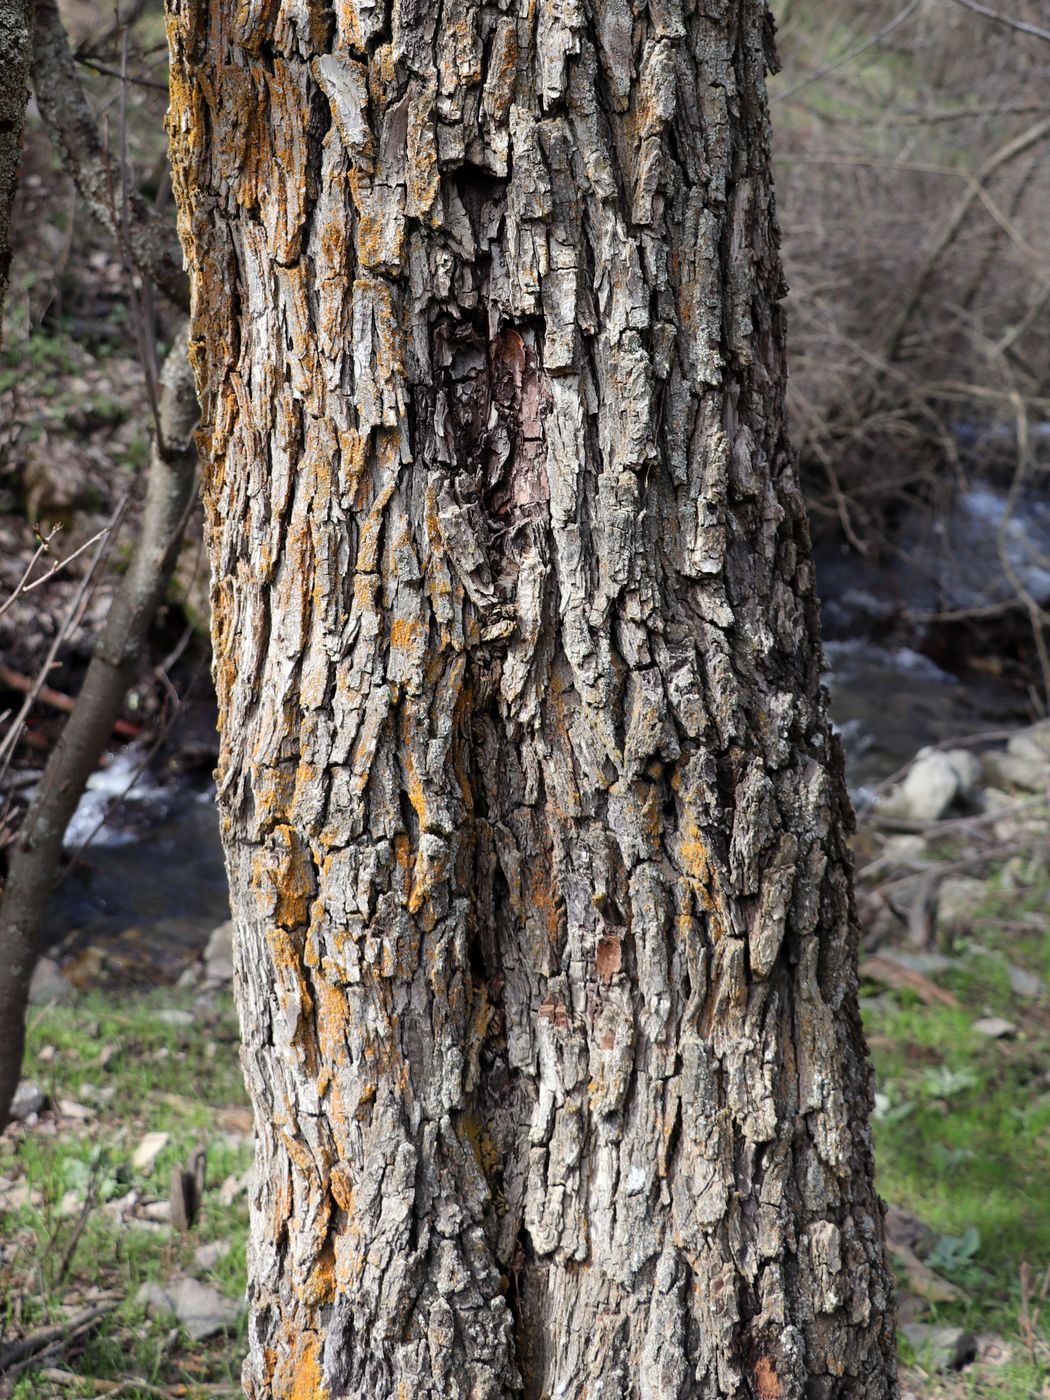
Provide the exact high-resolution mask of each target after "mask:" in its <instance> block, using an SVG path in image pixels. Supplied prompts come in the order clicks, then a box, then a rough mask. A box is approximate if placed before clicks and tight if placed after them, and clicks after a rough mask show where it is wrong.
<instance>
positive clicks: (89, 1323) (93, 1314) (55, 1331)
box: [0, 1301, 117, 1376]
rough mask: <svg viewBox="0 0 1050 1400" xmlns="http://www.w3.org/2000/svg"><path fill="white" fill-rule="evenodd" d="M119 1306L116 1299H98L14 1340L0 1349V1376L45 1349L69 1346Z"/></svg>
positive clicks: (60, 1348)
mask: <svg viewBox="0 0 1050 1400" xmlns="http://www.w3.org/2000/svg"><path fill="white" fill-rule="evenodd" d="M116 1306H117V1305H116V1302H113V1301H108V1302H105V1303H96V1304H95V1305H94V1307H90V1308H88V1309H87V1310H86V1311H85V1312H82V1313H78V1314H77V1316H76V1317H72V1318H70V1319H69V1321H68V1322H61V1323H58V1324H57V1325H56V1326H54V1327H43V1328H41V1329H40V1331H39V1332H31V1333H30V1334H29V1336H28V1337H23V1338H22V1340H21V1341H20V1342H14V1343H13V1344H12V1345H11V1346H9V1347H7V1348H6V1349H5V1350H4V1351H2V1352H0V1376H3V1375H6V1374H7V1373H8V1372H10V1371H13V1370H15V1369H16V1368H17V1369H19V1370H21V1369H22V1367H23V1366H24V1364H25V1363H26V1362H27V1361H30V1360H31V1359H32V1358H33V1357H34V1356H39V1355H40V1354H41V1353H42V1352H48V1351H51V1350H52V1348H57V1349H58V1350H62V1349H64V1348H65V1347H67V1346H69V1344H70V1343H71V1342H72V1341H74V1340H75V1339H76V1338H77V1337H80V1336H81V1335H83V1333H85V1332H87V1331H89V1330H90V1329H91V1328H92V1327H94V1326H95V1324H96V1323H97V1322H99V1321H101V1319H102V1318H104V1317H105V1316H106V1314H107V1313H111V1312H112V1311H113V1309H114V1308H115V1307H116Z"/></svg>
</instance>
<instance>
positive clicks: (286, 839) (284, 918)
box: [253, 826, 316, 929]
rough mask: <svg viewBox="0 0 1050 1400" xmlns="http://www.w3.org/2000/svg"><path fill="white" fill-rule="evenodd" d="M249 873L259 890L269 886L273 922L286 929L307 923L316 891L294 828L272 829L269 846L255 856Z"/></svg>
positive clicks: (310, 866) (309, 864) (307, 856)
mask: <svg viewBox="0 0 1050 1400" xmlns="http://www.w3.org/2000/svg"><path fill="white" fill-rule="evenodd" d="M253 874H255V876H256V888H257V889H258V890H259V891H260V893H261V892H262V887H263V886H264V885H265V884H266V883H268V884H269V885H270V888H271V891H272V897H273V903H272V917H273V919H274V921H275V922H276V923H277V924H279V925H280V926H281V927H282V928H286V929H290V928H301V927H303V926H304V925H305V924H307V923H308V922H309V915H310V903H311V901H312V899H313V897H314V894H315V892H316V891H315V884H314V867H313V862H312V860H311V859H310V853H309V852H308V851H307V849H306V847H305V846H304V845H303V843H302V841H301V840H300V839H299V833H298V832H297V831H296V830H295V828H294V827H291V826H278V827H276V828H275V829H274V831H273V833H272V835H271V837H270V845H269V849H268V850H267V851H266V852H264V853H261V854H260V856H259V857H257V858H256V869H255V871H254V872H253Z"/></svg>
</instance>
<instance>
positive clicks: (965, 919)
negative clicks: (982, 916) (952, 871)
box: [937, 875, 988, 936]
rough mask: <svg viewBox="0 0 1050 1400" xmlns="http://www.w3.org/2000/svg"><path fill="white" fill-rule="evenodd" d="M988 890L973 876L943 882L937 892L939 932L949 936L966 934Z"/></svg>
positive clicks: (960, 876)
mask: <svg viewBox="0 0 1050 1400" xmlns="http://www.w3.org/2000/svg"><path fill="white" fill-rule="evenodd" d="M987 895H988V888H987V886H986V885H985V884H984V882H983V881H982V880H975V879H974V878H973V876H972V875H958V876H954V877H951V878H949V879H947V880H942V881H941V884H940V886H939V887H938V890H937V932H938V934H945V935H948V936H951V935H954V934H959V933H966V932H968V931H969V930H970V929H971V928H972V927H973V918H974V915H975V914H976V912H977V910H978V909H979V908H980V907H981V905H982V904H983V903H984V900H985V899H986V898H987Z"/></svg>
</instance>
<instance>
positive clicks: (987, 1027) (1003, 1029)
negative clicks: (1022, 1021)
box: [973, 1016, 1017, 1040]
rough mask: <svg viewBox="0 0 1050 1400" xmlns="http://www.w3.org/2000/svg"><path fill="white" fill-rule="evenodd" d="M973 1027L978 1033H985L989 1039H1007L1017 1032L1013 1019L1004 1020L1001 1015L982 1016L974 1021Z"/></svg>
mask: <svg viewBox="0 0 1050 1400" xmlns="http://www.w3.org/2000/svg"><path fill="white" fill-rule="evenodd" d="M973 1028H974V1030H975V1031H976V1032H977V1034H978V1035H986V1036H987V1037H988V1039H989V1040H1008V1039H1009V1038H1010V1037H1011V1036H1015V1035H1016V1034H1017V1027H1016V1026H1015V1025H1014V1023H1013V1021H1004V1020H1003V1018H1002V1017H1001V1016H982V1017H981V1019H980V1020H979V1021H974V1023H973Z"/></svg>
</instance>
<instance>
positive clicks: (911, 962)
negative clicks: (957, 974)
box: [892, 948, 955, 977]
mask: <svg viewBox="0 0 1050 1400" xmlns="http://www.w3.org/2000/svg"><path fill="white" fill-rule="evenodd" d="M892 957H893V961H894V962H895V963H899V964H900V965H901V967H908V968H911V970H912V972H919V973H921V974H922V976H923V977H937V976H938V975H939V974H942V973H945V972H950V971H951V970H952V968H953V967H954V965H955V964H954V962H953V961H952V959H951V958H950V957H948V955H947V953H906V952H905V951H904V950H903V949H902V948H894V950H893V953H892Z"/></svg>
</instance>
